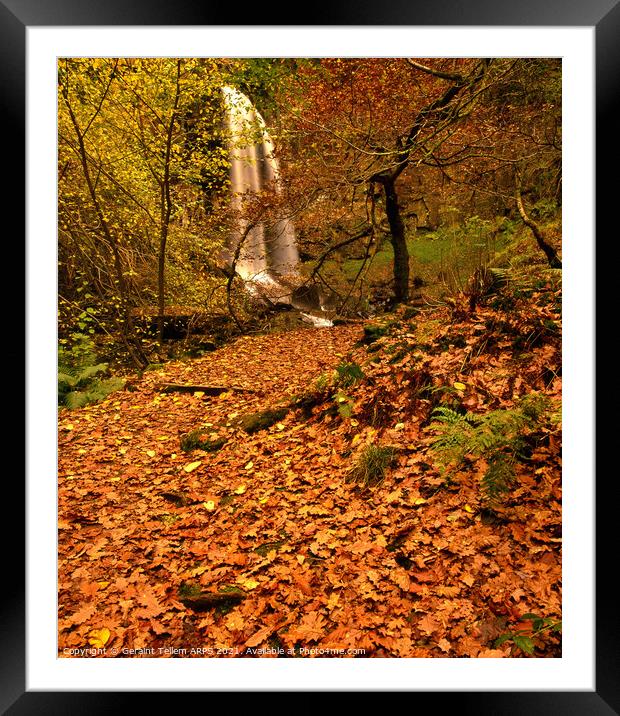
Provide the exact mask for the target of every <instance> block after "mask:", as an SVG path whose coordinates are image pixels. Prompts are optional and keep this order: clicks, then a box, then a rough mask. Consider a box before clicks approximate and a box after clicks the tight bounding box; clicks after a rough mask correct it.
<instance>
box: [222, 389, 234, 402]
mask: <svg viewBox="0 0 620 716" xmlns="http://www.w3.org/2000/svg"><path fill="white" fill-rule="evenodd" d="M231 395H232V393H231V392H230V391H228V392H227V393H220V400H228V398H230V396H231Z"/></svg>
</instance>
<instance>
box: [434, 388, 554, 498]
mask: <svg viewBox="0 0 620 716" xmlns="http://www.w3.org/2000/svg"><path fill="white" fill-rule="evenodd" d="M550 406H551V401H550V399H549V398H548V397H546V396H544V395H541V394H539V393H531V394H530V395H527V396H525V397H524V398H522V399H521V400H520V401H519V402H518V403H517V405H516V406H515V407H514V408H511V409H506V410H492V411H490V412H488V413H486V414H484V415H475V414H473V413H469V412H467V413H465V414H461V413H457V412H456V411H454V410H452V409H451V408H447V407H445V406H440V407H438V408H435V410H434V411H433V416H434V419H433V421H432V423H431V428H433V429H434V430H435V432H436V438H435V440H434V441H433V443H432V446H431V447H432V449H433V450H434V452H435V453H436V455H437V456H438V458H439V462H440V464H441V466H442V468H443V469H444V471H446V472H449V471H450V469H456V468H458V467H460V466H461V465H463V463H464V462H465V461H466V460H467V459H471V458H473V459H480V458H483V459H485V460H486V461H487V469H486V471H485V473H484V475H483V476H482V479H481V485H480V486H481V491H482V496H483V499H484V500H485V501H486V502H487V503H488V504H490V505H492V504H494V503H496V502H497V501H498V500H499V498H500V496H501V495H502V494H503V493H505V492H507V491H508V490H509V488H510V485H511V484H512V482H513V481H514V478H515V464H516V462H517V461H518V460H521V459H523V458H524V448H525V445H526V437H527V435H528V433H529V432H530V431H531V430H532V429H533V428H534V427H535V426H536V425H537V424H538V423H539V422H540V420H541V419H542V418H543V416H545V415H547V417H548V418H549V420H550V421H554V419H555V417H556V415H557V410H556V411H554V412H551V413H550V411H549V409H550Z"/></svg>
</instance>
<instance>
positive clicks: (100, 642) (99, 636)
mask: <svg viewBox="0 0 620 716" xmlns="http://www.w3.org/2000/svg"><path fill="white" fill-rule="evenodd" d="M88 637H89V639H88V643H89V644H90V645H91V646H94V647H95V648H96V649H102V648H103V647H104V646H105V645H106V644H107V642H108V639H109V638H110V630H109V629H106V628H105V627H103V629H93V630H92V631H91V632H90V634H89V635H88Z"/></svg>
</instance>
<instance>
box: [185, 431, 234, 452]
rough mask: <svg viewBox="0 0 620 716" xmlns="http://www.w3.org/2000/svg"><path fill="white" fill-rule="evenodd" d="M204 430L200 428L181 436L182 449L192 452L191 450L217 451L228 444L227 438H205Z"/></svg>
mask: <svg viewBox="0 0 620 716" xmlns="http://www.w3.org/2000/svg"><path fill="white" fill-rule="evenodd" d="M204 432H205V431H204V430H201V429H200V428H198V429H197V430H192V432H190V433H186V434H185V435H183V436H181V450H185V452H190V451H191V450H204V451H205V452H217V451H218V450H221V449H222V448H223V447H224V445H226V438H214V439H213V440H203V439H202V438H203V435H204Z"/></svg>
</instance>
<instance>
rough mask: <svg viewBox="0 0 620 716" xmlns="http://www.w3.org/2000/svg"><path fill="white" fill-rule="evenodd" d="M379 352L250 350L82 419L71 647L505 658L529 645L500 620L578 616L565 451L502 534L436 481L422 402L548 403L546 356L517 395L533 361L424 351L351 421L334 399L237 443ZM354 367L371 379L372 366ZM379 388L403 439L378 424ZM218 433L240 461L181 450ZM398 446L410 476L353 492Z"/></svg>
mask: <svg viewBox="0 0 620 716" xmlns="http://www.w3.org/2000/svg"><path fill="white" fill-rule="evenodd" d="M478 310H479V311H482V310H483V309H478ZM476 326H486V323H485V322H484V319H483V318H482V316H481V320H480V322H479V323H475V324H469V325H465V324H464V325H462V326H458V325H456V326H452V327H451V329H450V330H451V331H456V330H459V331H462V332H464V333H465V332H467V331H470V332H471V335H472V336H478V337H480V336H486V335H487V333H486V328H485V332H481V331H480V330H475V327H476ZM359 333H360V328H359V327H357V326H346V327H338V328H334V329H325V330H321V331H315V330H308V331H301V332H299V333H298V334H296V333H290V334H278V335H268V336H256V337H251V338H249V337H248V338H244V339H241V340H239V341H236V342H235V343H233V344H231V345H230V346H228V347H226V348H224V349H222V350H220V351H216V352H214V353H211V354H210V355H209V356H208V359H206V360H202V359H199V360H196V361H192V362H191V363H178V364H171V365H170V366H167V367H166V375H165V376H162V375H157V376H153V375H149V374H148V373H145V376H144V378H143V379H142V382H141V383H137V385H138V387H139V390H138V391H136V392H133V393H129V392H125V393H121V394H116V395H117V396H120V397H118V400H115V403H117V404H109V403H108V404H106V403H105V402H104V403H102V404H100V405H93V406H89V407H87V408H84V409H82V410H79V411H74V413H72V414H71V422H70V423H69V422H67V420H66V416H64V417H63V416H61V421H60V426H61V430H60V433H59V435H60V441H61V447H60V453H59V479H60V483H59V515H60V519H59V528H60V533H59V604H60V608H59V631H60V635H59V645H60V647H61V649H62V647H63V646H76V647H82V646H86V645H90V646H93V647H94V646H95V645H97V646H98V645H101V646H100V647H99V648H102V649H104V650H105V649H106V647H108V648H109V646H110V643H112V644H113V645H115V646H116V645H117V644H120V643H122V644H124V645H127V646H128V647H129V648H133V649H137V648H143V647H144V648H147V647H150V646H162V647H170V648H184V647H188V646H192V645H194V646H196V648H198V647H201V648H202V647H205V646H206V647H208V648H210V649H212V650H214V651H212V652H211V654H205V653H203V654H202V656H205V655H215V656H217V649H222V650H224V651H223V653H224V652H225V650H226V649H230V650H238V652H235V651H233V655H235V654H236V653H239V654H243V653H244V651H243V650H244V649H250V648H252V649H253V648H255V647H259V646H266V647H267V646H269V645H272V644H283V645H285V646H286V647H287V648H288V649H291V650H292V651H293V652H296V653H297V654H300V655H307V654H304V653H303V652H302V651H301V650H302V649H304V648H306V647H310V646H312V647H316V646H320V647H321V648H333V649H344V650H345V651H346V650H347V649H365V650H366V651H365V653H364V654H361V655H365V656H393V657H421V656H436V657H446V656H448V657H462V656H467V657H472V656H473V657H479V658H503V657H505V656H507V655H508V651H509V646H508V645H506V650H504V649H503V648H502V649H494V648H492V646H493V635H494V634H495V632H494V631H493V630H490V629H489V628H487V627H485V626H484V624H485V623H486V622H485V620H488V619H491V620H497V619H502V620H505V621H506V622H507V623H509V622H510V620H513V619H515V618H516V616H515V615H518V614H524V613H527V612H529V611H533V612H537V613H544V614H559V613H560V608H561V597H560V591H559V580H560V560H559V551H560V542H559V540H560V539H561V534H560V533H559V529H560V528H561V511H560V506H559V496H560V483H559V477H560V469H559V460H558V459H557V453H558V451H559V441H558V445H557V446H556V447H555V448H554V447H553V443H552V441H549V445H548V446H543V447H542V448H537V453H536V454H534V455H533V456H532V467H531V469H530V470H529V472H528V475H527V479H525V480H524V481H523V482H522V483H521V484H520V488H519V489H520V490H521V492H520V493H519V495H518V499H515V501H514V504H512V505H509V506H508V508H507V511H506V513H505V514H503V515H502V516H501V519H500V518H499V517H497V516H496V517H495V518H494V519H493V520H490V519H489V518H488V515H487V514H486V513H485V511H484V510H482V509H481V507H480V501H479V492H478V484H477V478H476V474H475V473H474V472H468V471H463V472H462V473H459V474H458V475H457V476H456V479H455V481H454V483H453V484H452V485H450V486H448V487H446V483H445V479H444V478H443V477H442V476H441V475H439V474H438V472H437V470H436V469H435V466H434V465H433V461H432V458H431V457H430V454H429V452H428V429H427V428H426V427H424V425H425V419H426V417H427V415H428V410H429V405H430V403H429V402H428V400H427V399H425V398H424V399H421V398H420V397H419V395H417V394H416V393H415V391H419V390H421V389H422V388H423V386H424V385H425V384H424V383H423V382H422V383H419V382H416V381H418V377H417V376H422V378H420V380H423V379H424V380H427V378H424V376H426V375H430V376H432V377H433V380H434V381H435V384H436V385H440V386H443V387H445V388H446V389H447V390H446V395H452V396H455V395H456V393H455V391H458V392H461V393H464V395H466V396H467V400H468V401H469V403H468V404H469V405H471V406H473V407H472V408H471V409H478V410H483V409H485V406H488V405H489V401H490V400H491V398H490V397H489V395H491V396H492V398H493V399H497V400H500V399H501V400H504V401H509V400H510V399H512V393H513V392H514V391H516V392H519V391H526V390H529V389H530V388H531V387H532V386H533V385H535V381H537V380H538V375H539V372H540V366H538V367H536V360H535V358H532V360H531V362H529V363H528V365H527V367H526V368H525V371H524V373H523V374H521V373H519V376H518V377H519V378H520V379H521V381H520V382H518V381H516V380H511V370H512V371H513V372H514V367H513V365H512V363H510V361H511V360H512V357H511V355H512V354H510V355H509V351H507V350H506V351H504V352H502V351H501V350H499V349H498V350H497V351H496V353H495V354H494V355H493V356H491V357H489V356H486V357H485V356H484V355H482V356H481V358H480V362H479V363H476V359H475V358H468V361H470V362H471V369H470V372H469V373H467V372H466V371H461V370H460V367H461V364H462V363H463V355H464V354H463V353H462V352H461V351H459V350H457V349H453V350H452V349H451V350H450V351H445V352H438V353H432V352H428V353H421V354H420V356H421V357H420V358H419V359H416V360H415V361H413V360H412V361H402V365H400V366H399V367H398V373H395V372H394V370H393V368H392V367H391V366H390V365H389V364H388V363H387V362H386V361H383V362H381V363H377V364H375V366H374V368H373V367H372V366H366V365H365V367H364V370H365V372H366V373H367V374H368V375H369V376H370V377H371V378H372V380H370V381H368V382H361V383H360V384H359V385H357V386H355V388H354V389H353V388H351V389H347V391H348V393H350V394H351V395H353V394H354V391H355V406H356V407H355V409H354V413H353V417H351V418H350V419H346V420H343V419H342V418H341V417H340V416H338V415H336V414H335V408H334V412H333V414H331V415H330V414H329V412H328V411H329V408H330V407H334V403H333V401H331V400H330V401H328V402H327V403H325V404H321V403H319V404H317V405H316V406H315V407H313V408H312V412H311V414H310V416H303V415H302V414H301V411H295V410H292V411H291V412H289V414H288V415H287V417H286V420H285V422H279V423H275V424H273V425H272V426H270V427H269V428H267V429H265V430H263V431H261V432H258V433H256V434H255V435H248V434H246V433H245V432H243V431H242V430H240V429H239V428H238V427H237V425H236V419H237V418H238V417H239V416H241V415H245V414H248V413H252V412H256V411H260V410H264V409H265V408H266V407H270V406H273V405H274V404H277V402H278V400H282V401H284V400H287V399H290V397H289V398H287V396H290V394H291V393H293V392H296V393H297V394H301V393H302V391H303V390H307V386H308V385H312V384H313V382H314V380H315V378H316V375H317V374H318V373H319V372H320V370H325V366H329V365H333V366H335V365H336V364H338V362H339V360H342V356H345V354H346V350H348V349H349V347H350V346H352V345H353V343H354V342H355V341H356V340H357V338H358V337H359ZM387 340H388V339H387V338H386V339H385V341H387ZM412 340H413V339H412ZM427 340H430V339H427ZM468 340H469V338H468ZM477 340H478V339H477ZM345 344H346V350H345V348H344V346H345ZM541 348H542V347H541ZM336 350H337V351H338V352H339V353H341V357H340V358H338V357H336V356H335V352H336ZM346 355H347V360H349V359H350V358H349V355H348V354H346ZM265 356H269V360H268V361H267V360H265ZM552 357H553V356H552V355H551V353H549V352H548V351H547V352H546V353H545V360H546V361H549V360H551V359H552ZM354 359H355V360H356V361H358V362H359V363H360V365H361V364H362V363H363V362H364V360H366V354H365V348H360V349H358V352H357V353H356V354H355V356H354ZM319 362H320V363H321V368H320V370H319ZM373 371H374V372H373ZM424 371H426V373H424ZM455 376H456V377H459V378H461V380H462V381H466V382H461V380H459V381H456V382H455V381H454V377H455ZM162 379H164V380H166V381H169V382H171V383H178V384H183V383H190V382H191V383H192V384H197V383H198V382H199V383H200V384H201V385H202V384H204V385H207V384H214V385H215V384H223V385H232V384H234V385H239V386H241V387H247V388H255V387H256V386H257V385H264V386H265V391H264V394H259V393H255V392H252V393H250V392H236V391H227V392H225V393H221V394H220V396H209V395H206V394H205V395H200V396H198V395H196V394H195V393H194V394H193V395H192V394H191V393H189V394H179V395H175V396H174V397H172V396H171V395H169V394H158V395H157V396H156V397H158V398H159V400H157V401H155V402H154V401H153V398H152V390H153V389H155V387H156V385H157V384H158V383H159V382H160V381H161V380H162ZM379 388H381V389H382V390H384V393H383V396H384V397H383V400H384V403H385V406H386V409H387V410H389V420H387V422H386V424H385V426H384V427H382V425H381V424H377V425H371V424H370V423H369V421H368V419H367V417H365V414H364V413H363V409H364V406H365V405H367V403H368V401H369V400H370V399H371V398H373V396H375V394H376V391H377V390H378V389H379ZM556 389H559V388H558V385H557V384H556V385H555V387H554V390H556ZM198 392H200V391H198ZM440 394H441V393H440V392H438V393H437V395H440ZM222 396H224V397H222ZM197 398H199V399H197ZM425 401H426V402H425ZM115 416H118V417H117V418H116V419H114V418H115ZM87 417H88V419H87ZM198 426H200V428H201V430H204V436H209V437H210V438H211V437H212V436H214V435H217V436H218V437H221V438H225V439H226V441H227V442H226V445H225V446H224V447H223V448H222V449H221V450H220V451H218V452H213V453H207V452H205V451H200V450H196V451H195V452H193V453H192V454H191V455H188V454H187V453H184V452H181V450H180V446H179V438H178V437H174V436H179V435H184V434H187V433H189V432H191V431H192V430H194V429H196V428H197V427H198ZM93 435H95V436H96V437H93ZM204 436H203V437H204ZM386 436H387V437H386ZM69 438H70V439H69ZM201 439H202V438H201ZM388 439H389V444H394V445H395V446H396V447H398V448H399V462H398V464H397V465H395V466H394V468H393V470H392V471H391V472H390V473H388V475H387V476H386V479H385V482H384V484H381V485H379V486H377V487H374V488H372V489H371V490H367V491H365V492H364V491H361V490H360V489H359V488H357V487H356V486H354V485H351V484H348V483H347V482H346V480H345V475H346V471H347V469H348V468H349V466H350V464H351V460H352V457H351V454H354V453H355V451H357V450H360V449H362V447H363V446H364V445H366V444H375V443H380V442H381V441H382V440H388ZM63 441H66V442H63ZM119 446H121V447H122V448H123V451H121V450H120V449H119ZM175 450H178V451H179V457H177V453H176V452H174V451H175ZM186 461H187V462H186ZM199 468H201V469H199ZM113 481H114V482H113ZM230 590H232V591H230ZM500 595H501V597H500ZM493 624H496V622H495V621H493ZM493 628H494V629H495V626H494V627H493ZM495 638H496V637H495ZM93 642H95V643H93ZM265 651H266V649H265ZM553 654H554V652H553V650H552V649H550V651H549V652H548V654H545V655H553ZM199 655H200V654H199ZM520 655H522V654H520ZM536 655H537V656H539V655H541V651H540V647H538V648H537V651H536Z"/></svg>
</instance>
